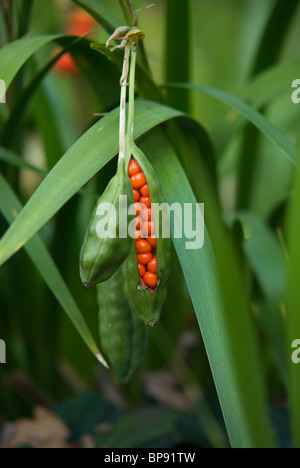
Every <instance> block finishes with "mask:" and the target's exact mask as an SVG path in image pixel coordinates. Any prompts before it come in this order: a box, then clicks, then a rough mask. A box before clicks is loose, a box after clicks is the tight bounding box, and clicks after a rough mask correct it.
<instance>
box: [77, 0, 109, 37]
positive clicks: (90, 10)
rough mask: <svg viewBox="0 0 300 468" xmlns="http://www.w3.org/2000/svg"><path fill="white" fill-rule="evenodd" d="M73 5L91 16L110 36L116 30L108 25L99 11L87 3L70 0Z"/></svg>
mask: <svg viewBox="0 0 300 468" xmlns="http://www.w3.org/2000/svg"><path fill="white" fill-rule="evenodd" d="M72 2H73V3H75V4H76V5H78V6H79V7H81V8H82V9H83V10H85V11H86V12H87V13H89V15H91V16H92V17H93V18H94V19H95V20H96V21H97V22H98V23H99V24H101V26H103V28H104V29H106V31H107V32H108V33H109V34H112V33H113V32H114V30H115V29H116V28H115V26H114V25H113V24H112V23H110V22H109V21H108V20H107V19H106V18H105V17H104V16H103V14H102V13H100V11H99V10H98V9H97V10H96V9H95V8H94V6H93V5H91V4H90V3H89V2H81V1H80V0H72Z"/></svg>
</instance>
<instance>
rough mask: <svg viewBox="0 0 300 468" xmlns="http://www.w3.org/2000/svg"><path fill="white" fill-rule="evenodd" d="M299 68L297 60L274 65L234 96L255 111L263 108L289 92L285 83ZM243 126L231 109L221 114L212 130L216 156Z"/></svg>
mask: <svg viewBox="0 0 300 468" xmlns="http://www.w3.org/2000/svg"><path fill="white" fill-rule="evenodd" d="M299 68H300V62H299V60H294V61H292V62H284V63H281V64H280V65H276V66H275V67H272V68H269V69H268V70H266V71H265V72H263V73H260V74H259V75H257V76H256V77H255V78H253V79H252V80H251V81H250V82H249V83H247V84H246V85H245V86H244V87H243V88H242V89H240V90H237V92H236V93H235V94H236V96H237V97H239V98H240V99H242V100H244V101H246V102H248V103H251V106H252V107H255V108H256V109H258V108H260V107H264V106H266V105H268V104H269V103H273V102H274V101H275V100H276V99H277V98H279V97H281V96H282V94H283V93H287V92H290V88H289V86H288V87H287V83H289V84H291V83H292V82H293V80H294V79H295V76H297V75H298V71H299ZM244 124H245V119H244V118H243V117H242V116H241V115H240V114H239V113H238V112H235V111H233V110H232V109H230V110H228V111H226V112H224V113H223V114H221V116H220V117H219V119H218V121H217V123H216V125H215V127H214V129H213V140H214V141H215V145H216V150H217V153H218V154H220V155H221V154H222V153H223V152H224V151H225V150H226V148H227V145H228V143H229V142H230V140H231V138H232V137H233V136H235V135H237V133H238V132H239V131H240V130H241V128H242V127H243V125H244Z"/></svg>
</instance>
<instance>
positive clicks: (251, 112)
mask: <svg viewBox="0 0 300 468" xmlns="http://www.w3.org/2000/svg"><path fill="white" fill-rule="evenodd" d="M169 86H170V87H176V88H188V89H193V90H195V91H200V92H202V93H205V94H208V95H210V96H212V97H214V98H215V99H218V100H219V101H221V102H223V103H224V104H226V105H228V106H229V107H232V108H233V109H235V110H236V111H238V112H239V113H240V114H241V115H243V116H244V117H245V118H246V119H247V120H249V122H251V123H252V124H253V125H255V126H256V127H257V128H258V129H259V130H260V131H261V132H262V133H263V134H264V135H265V136H266V137H267V138H268V139H269V140H270V141H271V142H272V143H273V144H274V145H276V146H277V147H278V148H279V149H280V151H281V152H282V153H283V154H284V155H285V156H286V157H287V158H288V160H289V161H290V162H291V163H292V164H294V165H295V166H296V162H295V155H296V148H295V147H294V145H293V144H292V143H291V142H290V141H289V140H288V138H286V136H285V135H283V134H282V133H281V131H280V130H278V129H277V128H276V127H274V125H273V124H271V122H269V120H267V119H266V118H265V117H264V116H263V115H262V114H260V113H259V112H258V111H257V110H255V109H254V108H253V107H251V106H249V104H247V103H246V102H244V101H242V100H241V99H239V98H238V97H236V96H233V95H232V94H229V93H227V92H226V91H223V90H221V89H218V88H214V87H212V86H201V85H196V84H190V83H184V84H183V83H176V84H168V85H167V87H169Z"/></svg>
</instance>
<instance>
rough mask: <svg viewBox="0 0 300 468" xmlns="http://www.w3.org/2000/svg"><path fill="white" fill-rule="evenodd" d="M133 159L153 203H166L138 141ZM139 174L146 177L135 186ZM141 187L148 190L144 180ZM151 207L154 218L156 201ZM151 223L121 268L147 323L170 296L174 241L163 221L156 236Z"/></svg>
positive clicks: (131, 298)
mask: <svg viewBox="0 0 300 468" xmlns="http://www.w3.org/2000/svg"><path fill="white" fill-rule="evenodd" d="M130 159H131V161H132V159H133V160H134V162H136V163H137V164H138V166H139V168H140V171H141V172H142V173H143V175H144V177H145V179H146V185H147V188H148V190H149V197H148V198H150V200H151V203H152V204H153V203H154V204H161V203H164V198H163V195H162V191H161V187H160V184H159V182H158V178H157V175H156V173H155V171H154V169H153V167H152V165H151V164H150V162H149V161H148V159H147V158H146V156H145V155H144V154H143V152H142V151H141V150H140V149H139V148H137V147H136V146H135V145H134V147H133V149H132V155H131V158H130ZM127 167H132V165H131V166H130V164H129V162H127ZM128 170H129V169H128ZM131 178H132V177H131ZM139 178H140V180H141V182H142V181H143V180H142V177H138V178H134V180H133V184H132V186H133V187H134V184H136V180H137V179H139ZM141 188H142V190H143V191H144V193H146V187H145V184H143V185H142V186H141ZM140 202H141V200H140ZM147 208H149V207H147ZM156 208H157V206H156ZM151 209H152V212H153V219H155V209H154V206H153V205H151ZM146 214H147V216H144V221H142V222H143V223H144V224H143V226H144V225H145V223H148V224H151V223H153V221H151V222H150V221H149V217H150V214H149V213H148V212H147V213H146ZM148 224H147V226H146V227H147V229H144V230H143V229H141V231H137V232H136V243H133V245H132V247H131V251H130V254H129V256H128V258H127V260H126V261H125V262H124V264H123V267H122V270H123V277H124V291H125V295H126V297H127V300H128V303H129V305H130V307H131V309H132V311H133V312H135V313H136V314H137V315H138V316H139V317H140V318H141V319H142V320H143V321H144V323H145V324H147V325H151V326H153V325H154V324H155V323H156V322H158V320H159V318H160V314H161V309H162V306H163V304H164V302H165V299H166V296H167V282H168V276H169V266H170V250H171V242H170V239H169V238H163V237H162V223H159V229H158V227H157V226H155V223H154V227H155V230H156V233H155V236H151V234H150V233H149V231H148ZM143 226H142V227H143ZM146 231H147V232H146ZM140 233H142V234H140ZM141 236H142V237H143V238H145V241H146V243H147V244H148V245H150V247H151V249H152V250H151V252H150V253H149V249H148V248H147V247H146V246H145V247H144V246H143V245H142V243H141V241H140V238H141ZM148 241H149V242H148ZM142 250H144V252H145V253H142ZM139 252H140V253H139ZM154 264H155V269H154ZM148 265H149V270H148Z"/></svg>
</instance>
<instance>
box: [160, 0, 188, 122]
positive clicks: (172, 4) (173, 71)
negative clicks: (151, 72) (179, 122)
mask: <svg viewBox="0 0 300 468" xmlns="http://www.w3.org/2000/svg"><path fill="white" fill-rule="evenodd" d="M166 16H167V26H166V50H165V63H166V67H165V70H166V76H165V78H166V82H167V83H168V82H171V81H176V82H177V83H180V82H182V83H187V82H189V76H190V0H167V12H166ZM167 104H168V105H170V106H172V107H175V108H176V109H181V110H182V111H184V112H187V113H188V112H189V107H190V106H189V104H190V103H189V91H188V90H187V89H182V90H181V91H178V90H176V89H175V90H174V89H168V90H167Z"/></svg>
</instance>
